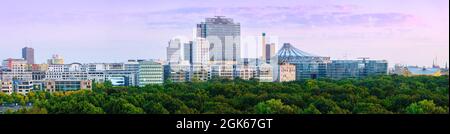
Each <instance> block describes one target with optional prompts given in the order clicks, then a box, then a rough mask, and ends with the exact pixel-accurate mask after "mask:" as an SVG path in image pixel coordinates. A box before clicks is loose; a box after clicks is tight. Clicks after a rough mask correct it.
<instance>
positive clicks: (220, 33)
mask: <svg viewBox="0 0 450 134" xmlns="http://www.w3.org/2000/svg"><path fill="white" fill-rule="evenodd" d="M240 36H241V25H240V24H239V23H235V22H234V21H233V19H231V18H225V17H223V16H216V17H215V18H206V21H205V22H201V23H200V24H197V37H200V38H206V39H207V40H208V42H209V43H210V46H209V48H210V55H209V56H210V61H238V60H239V59H240V58H241V56H240V53H241V52H240Z"/></svg>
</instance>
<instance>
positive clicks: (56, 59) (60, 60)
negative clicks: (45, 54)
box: [47, 54, 64, 65]
mask: <svg viewBox="0 0 450 134" xmlns="http://www.w3.org/2000/svg"><path fill="white" fill-rule="evenodd" d="M47 64H50V65H51V64H64V58H63V57H62V56H60V55H57V54H54V55H53V56H52V58H51V59H48V60H47Z"/></svg>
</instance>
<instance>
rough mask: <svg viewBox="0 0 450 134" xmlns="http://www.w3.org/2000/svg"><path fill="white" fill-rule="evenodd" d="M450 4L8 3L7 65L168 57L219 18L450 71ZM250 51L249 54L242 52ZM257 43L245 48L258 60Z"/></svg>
mask: <svg viewBox="0 0 450 134" xmlns="http://www.w3.org/2000/svg"><path fill="white" fill-rule="evenodd" d="M448 2H449V1H448V0H308V1H306V0H246V1H244V2H242V1H241V0H208V1H205V0H165V1H154V0H126V1H125V0H39V1H31V0H1V2H0V59H5V58H9V57H12V58H20V56H21V48H22V47H24V46H30V47H33V48H35V55H36V61H37V62H38V63H43V62H45V59H48V58H50V57H51V55H52V54H60V55H62V56H63V57H64V58H65V59H66V61H67V62H124V61H126V60H127V59H136V58H139V59H149V58H160V59H164V58H165V54H166V52H165V49H166V47H167V43H168V41H169V40H170V39H171V38H173V37H175V36H185V37H192V33H193V28H194V27H195V25H196V24H197V23H199V22H201V21H203V20H204V18H206V17H213V16H215V15H221V16H226V17H231V18H233V19H234V20H235V21H236V22H240V23H241V32H242V34H241V36H244V37H245V36H257V35H260V34H261V33H262V32H266V33H267V34H268V35H269V36H276V37H278V41H279V43H280V45H278V46H279V47H280V46H281V43H284V42H290V43H291V44H293V45H294V46H296V47H297V48H299V49H301V50H303V51H306V52H309V53H313V54H316V55H323V56H331V57H332V58H333V59H354V58H357V57H371V58H372V59H386V60H388V61H389V63H390V65H391V66H392V65H393V64H395V63H400V64H408V65H419V66H431V63H432V61H433V59H434V58H436V57H437V60H438V61H437V63H439V64H440V65H441V66H443V65H444V64H445V63H446V62H448V60H449V3H448ZM246 44H247V45H248V46H246V47H244V45H246ZM255 45H256V44H255V43H242V44H241V47H242V50H243V54H242V56H250V57H254V56H252V55H255V54H253V52H248V54H244V52H246V51H247V50H254V49H255V48H254V47H255Z"/></svg>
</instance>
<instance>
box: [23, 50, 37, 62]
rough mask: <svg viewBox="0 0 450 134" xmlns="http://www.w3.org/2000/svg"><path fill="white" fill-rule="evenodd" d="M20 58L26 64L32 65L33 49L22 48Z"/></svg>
mask: <svg viewBox="0 0 450 134" xmlns="http://www.w3.org/2000/svg"><path fill="white" fill-rule="evenodd" d="M22 58H23V59H25V60H26V61H27V64H34V49H33V48H31V47H24V48H22Z"/></svg>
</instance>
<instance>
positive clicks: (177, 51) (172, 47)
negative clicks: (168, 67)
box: [166, 39, 184, 64]
mask: <svg viewBox="0 0 450 134" xmlns="http://www.w3.org/2000/svg"><path fill="white" fill-rule="evenodd" d="M166 51H167V62H168V64H178V63H180V62H182V61H183V58H184V56H183V50H182V47H181V41H180V39H172V40H170V41H169V46H167V48H166Z"/></svg>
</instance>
